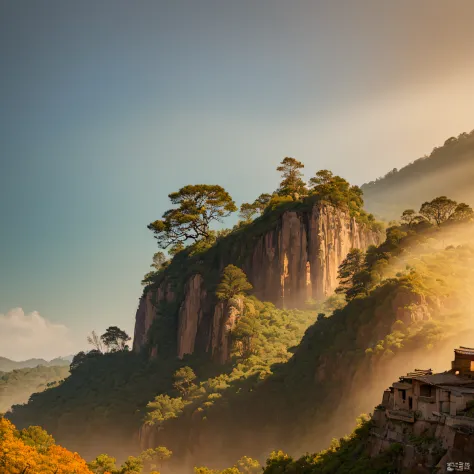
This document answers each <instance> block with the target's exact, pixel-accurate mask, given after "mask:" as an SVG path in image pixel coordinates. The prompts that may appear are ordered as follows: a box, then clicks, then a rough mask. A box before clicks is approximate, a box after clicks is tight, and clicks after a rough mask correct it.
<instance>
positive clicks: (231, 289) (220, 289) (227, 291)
mask: <svg viewBox="0 0 474 474" xmlns="http://www.w3.org/2000/svg"><path fill="white" fill-rule="evenodd" d="M252 288H253V287H252V285H251V284H250V283H249V281H248V280H247V275H246V274H245V273H244V272H243V271H242V270H241V269H240V268H239V267H236V266H235V265H227V267H225V268H224V271H223V272H222V278H221V282H220V283H219V285H218V286H217V290H216V296H217V298H218V299H220V300H226V301H228V300H230V299H231V298H234V297H235V296H237V295H240V294H243V293H246V292H248V291H250V290H251V289H252Z"/></svg>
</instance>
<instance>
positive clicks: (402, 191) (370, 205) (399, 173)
mask: <svg viewBox="0 0 474 474" xmlns="http://www.w3.org/2000/svg"><path fill="white" fill-rule="evenodd" d="M473 182H474V131H472V132H470V133H461V134H460V135H459V136H458V137H451V138H449V139H448V140H446V141H445V142H444V144H443V145H442V146H440V147H436V148H435V149H434V150H433V151H432V152H431V154H430V155H429V156H424V157H422V158H419V159H417V160H415V161H414V162H413V163H411V164H409V165H407V166H405V167H403V168H401V169H399V170H397V169H394V170H392V171H390V172H389V173H387V174H386V175H385V176H384V177H383V178H379V179H377V180H376V181H372V182H370V183H367V184H364V185H363V186H362V191H363V192H364V199H365V204H366V207H367V209H368V210H369V211H370V212H373V213H374V214H375V215H376V216H377V217H379V218H382V217H383V218H386V219H388V220H391V219H397V218H398V217H399V216H400V214H401V213H402V211H403V210H404V209H410V208H414V207H416V206H419V204H420V203H422V202H424V201H430V200H431V199H433V198H435V197H436V196H440V195H445V196H449V197H451V198H452V199H455V200H458V201H464V202H471V203H472V202H474V188H473V186H472V183H473Z"/></svg>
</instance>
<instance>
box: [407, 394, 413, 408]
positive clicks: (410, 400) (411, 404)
mask: <svg viewBox="0 0 474 474" xmlns="http://www.w3.org/2000/svg"><path fill="white" fill-rule="evenodd" d="M408 408H409V409H410V410H413V398H412V397H408Z"/></svg>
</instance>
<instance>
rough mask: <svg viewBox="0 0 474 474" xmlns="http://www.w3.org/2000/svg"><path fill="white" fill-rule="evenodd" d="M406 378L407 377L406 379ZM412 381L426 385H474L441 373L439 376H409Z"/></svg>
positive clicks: (470, 381) (458, 377)
mask: <svg viewBox="0 0 474 474" xmlns="http://www.w3.org/2000/svg"><path fill="white" fill-rule="evenodd" d="M407 378H408V377H407ZM410 378H411V379H413V380H419V381H420V382H423V383H427V384H430V385H453V386H456V385H464V384H474V380H472V379H468V378H464V377H460V376H459V375H454V374H453V373H451V372H442V373H440V374H433V375H410Z"/></svg>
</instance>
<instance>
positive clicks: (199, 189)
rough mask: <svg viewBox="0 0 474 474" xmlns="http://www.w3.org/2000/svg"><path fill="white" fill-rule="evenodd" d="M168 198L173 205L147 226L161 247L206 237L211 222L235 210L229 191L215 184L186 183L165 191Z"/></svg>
mask: <svg viewBox="0 0 474 474" xmlns="http://www.w3.org/2000/svg"><path fill="white" fill-rule="evenodd" d="M169 198H170V200H171V203H172V204H174V205H176V206H177V207H176V208H174V209H170V210H168V211H166V212H165V213H164V214H163V217H162V219H160V220H156V221H154V222H152V223H151V224H149V225H148V229H150V230H151V231H152V232H153V233H154V234H155V237H156V239H157V240H158V245H159V246H160V247H161V248H163V249H166V248H168V247H170V246H176V245H178V246H179V245H180V244H181V245H182V244H184V243H185V242H187V241H189V240H192V241H197V240H199V239H201V238H204V239H207V238H209V237H210V235H211V234H210V231H211V229H210V225H211V223H212V222H214V221H217V222H221V221H222V218H224V217H227V216H229V215H230V214H231V213H232V212H234V211H236V210H237V207H236V205H235V203H234V201H233V200H232V198H231V196H230V194H229V193H228V192H227V191H226V190H225V189H224V188H223V187H221V186H218V185H209V184H195V185H187V186H185V187H183V188H181V189H180V190H179V191H177V192H174V193H171V194H169Z"/></svg>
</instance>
